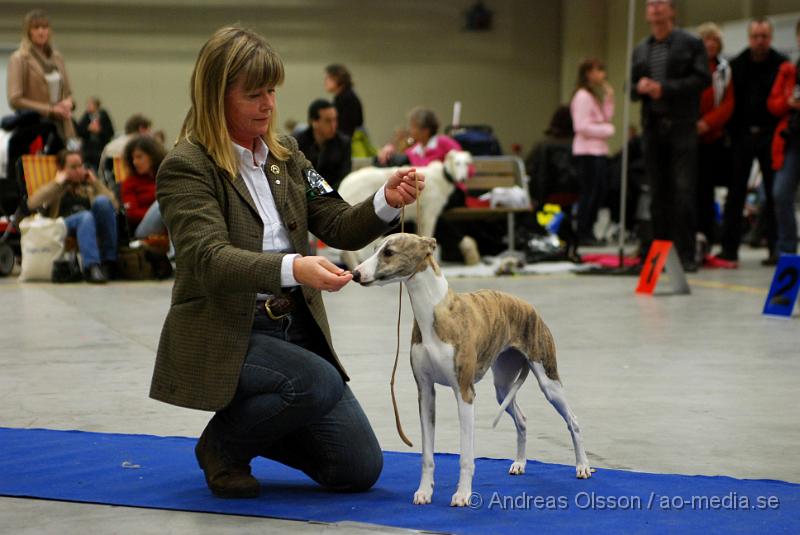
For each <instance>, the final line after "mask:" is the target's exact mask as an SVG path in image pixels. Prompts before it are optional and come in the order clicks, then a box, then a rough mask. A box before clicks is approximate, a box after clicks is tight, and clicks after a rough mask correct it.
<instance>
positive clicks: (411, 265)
mask: <svg viewBox="0 0 800 535" xmlns="http://www.w3.org/2000/svg"><path fill="white" fill-rule="evenodd" d="M434 249H436V240H435V239H433V238H426V237H424V236H417V235H416V234H406V233H399V234H392V235H391V236H389V237H388V238H386V239H385V240H383V243H381V244H380V245H379V246H378V248H377V249H376V250H375V253H374V254H373V255H372V256H370V257H369V258H367V259H366V260H364V261H363V262H361V264H359V265H358V266H357V267H356V268H355V269H354V270H353V280H354V281H356V282H357V283H359V284H361V285H362V286H371V285H372V284H377V285H378V286H383V285H386V284H390V283H392V282H401V281H406V280H408V279H410V278H411V277H413V276H414V275H416V274H417V273H419V272H420V271H424V270H425V269H426V268H427V267H428V266H429V265H433V266H434V269H438V266H436V261H435V260H433V256H432V255H433V251H434Z"/></svg>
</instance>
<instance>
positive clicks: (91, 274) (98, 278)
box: [83, 264, 108, 284]
mask: <svg viewBox="0 0 800 535" xmlns="http://www.w3.org/2000/svg"><path fill="white" fill-rule="evenodd" d="M83 278H84V279H85V280H86V282H90V283H92V284H105V283H106V282H108V278H106V275H105V273H103V270H102V268H100V264H92V265H91V266H89V267H88V268H86V269H84V270H83Z"/></svg>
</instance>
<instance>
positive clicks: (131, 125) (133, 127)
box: [99, 113, 153, 179]
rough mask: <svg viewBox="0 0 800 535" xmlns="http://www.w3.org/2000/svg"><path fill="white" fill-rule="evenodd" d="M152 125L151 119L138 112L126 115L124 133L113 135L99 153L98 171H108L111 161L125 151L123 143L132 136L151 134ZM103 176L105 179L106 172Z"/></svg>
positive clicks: (125, 143) (126, 142)
mask: <svg viewBox="0 0 800 535" xmlns="http://www.w3.org/2000/svg"><path fill="white" fill-rule="evenodd" d="M152 126H153V123H152V121H150V119H148V118H147V117H145V116H144V115H142V114H140V113H135V114H133V115H131V116H130V117H128V120H127V121H125V133H124V134H121V135H119V136H117V137H115V138H114V139H112V140H111V141H109V142H108V143H107V144H106V146H105V147H103V152H102V154H101V155H100V167H99V172H100V173H106V172H107V171H110V169H111V161H112V160H113V159H114V158H117V157H118V156H122V154H123V152H125V145H127V144H128V141H130V140H131V138H132V137H133V136H136V135H139V136H149V135H152V134H151V127H152ZM104 176H105V177H106V179H107V178H108V175H107V174H106V175H104Z"/></svg>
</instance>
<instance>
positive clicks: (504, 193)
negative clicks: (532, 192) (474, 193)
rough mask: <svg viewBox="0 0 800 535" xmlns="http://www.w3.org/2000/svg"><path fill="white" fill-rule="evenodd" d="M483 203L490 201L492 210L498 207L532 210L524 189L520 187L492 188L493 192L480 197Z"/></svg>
mask: <svg viewBox="0 0 800 535" xmlns="http://www.w3.org/2000/svg"><path fill="white" fill-rule="evenodd" d="M478 198H479V199H480V200H482V201H489V205H490V207H491V208H496V207H498V206H502V207H506V208H523V209H524V208H530V204H531V201H530V199H529V198H528V195H527V193H526V192H525V190H524V189H522V188H521V187H519V186H512V187H510V188H492V191H489V192H487V193H484V194H483V195H481V196H480V197H478Z"/></svg>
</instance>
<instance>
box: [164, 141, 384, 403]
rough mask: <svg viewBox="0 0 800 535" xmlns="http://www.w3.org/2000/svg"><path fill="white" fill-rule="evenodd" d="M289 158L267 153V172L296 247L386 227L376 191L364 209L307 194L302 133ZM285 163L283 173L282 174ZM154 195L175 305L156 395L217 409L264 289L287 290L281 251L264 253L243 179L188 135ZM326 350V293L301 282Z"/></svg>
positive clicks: (231, 387) (232, 383) (356, 238)
mask: <svg viewBox="0 0 800 535" xmlns="http://www.w3.org/2000/svg"><path fill="white" fill-rule="evenodd" d="M280 142H281V144H282V145H283V146H285V147H287V148H289V149H290V152H291V156H290V158H289V159H288V160H287V161H279V160H277V159H276V158H275V157H274V156H273V155H272V153H270V154H269V157H268V160H267V162H266V165H265V174H266V176H267V179H268V180H269V186H270V189H271V191H272V195H273V196H274V198H275V204H276V206H277V208H278V212H279V213H280V215H281V218H282V220H283V223H284V225H285V226H286V229H287V230H288V232H289V237H290V239H291V241H292V245H293V246H294V249H295V251H296V252H298V253H300V254H303V255H305V254H307V253H308V232H309V230H310V231H311V232H312V233H313V234H314V235H316V236H317V237H319V238H320V239H322V240H323V241H324V242H325V243H327V244H329V245H331V246H333V247H336V248H339V249H346V250H351V249H356V248H360V247H363V246H365V245H366V244H368V243H369V242H370V241H372V240H374V239H375V238H377V237H378V236H379V235H380V234H381V233H383V232H385V231H386V230H387V228H388V225H387V224H386V223H385V222H383V221H382V220H381V219H379V218H378V217H377V216H376V215H375V211H374V208H373V203H372V197H370V198H368V199H366V200H364V201H363V202H361V203H360V204H358V205H356V206H350V205H349V204H347V203H346V202H345V201H343V200H341V199H339V198H335V197H329V196H324V197H315V198H312V199H310V200H309V199H308V198H307V195H306V190H307V189H308V188H307V184H306V181H305V178H304V177H303V174H302V171H303V170H304V169H306V168H309V167H311V164H310V163H309V162H308V160H306V159H305V157H304V156H303V154H302V153H301V152H300V151H299V150H298V148H297V142H296V141H295V140H294V138H291V137H288V136H286V137H283V138H281V141H280ZM276 170H277V172H275V171H276ZM156 184H157V189H156V196H157V198H158V201H159V207H160V210H161V215H162V217H163V219H164V222H165V223H166V225H167V228H168V229H169V232H170V236H171V237H172V240H173V243H174V245H175V254H176V257H175V261H176V271H175V284H174V286H173V289H172V302H171V304H170V309H169V312H168V313H167V317H166V319H165V321H164V327H163V329H162V331H161V338H160V340H159V344H158V353H157V356H156V363H155V370H154V372H153V380H152V383H151V387H150V396H151V397H153V398H155V399H158V400H161V401H164V402H167V403H172V404H174V405H180V406H183V407H190V408H193V409H202V410H219V409H222V408H224V407H225V406H226V405H227V404H228V403H229V402H230V401H231V399H232V398H233V395H234V393H235V391H236V386H237V384H238V381H239V373H240V371H241V368H242V364H243V362H244V358H245V355H246V352H247V347H248V342H249V337H250V330H251V327H252V323H253V316H254V310H255V306H254V304H255V298H256V293H258V292H264V293H279V292H280V291H281V259H282V257H283V254H281V253H265V252H262V250H261V248H262V237H263V232H264V224H263V222H262V221H261V218H260V217H259V215H258V211H257V210H256V207H255V204H254V203H253V199H252V197H251V196H250V192H249V191H248V189H247V186H246V184H245V182H244V180H243V179H242V177H241V176H235V177H232V176H230V174H229V173H227V172H226V171H224V170H223V169H221V168H219V167H217V166H216V165H215V164H214V162H213V161H212V160H211V158H210V157H209V156H208V154H207V153H206V151H205V149H204V148H203V147H202V146H201V145H199V144H196V143H190V142H189V141H186V140H182V141H180V142H179V143H178V144H177V145H176V146H175V148H173V149H172V150H171V151H170V153H169V154H168V155H167V158H166V159H165V160H164V162H163V163H162V164H161V167H160V168H159V171H158V176H157V178H156ZM302 294H303V297H304V298H305V300H306V303H307V304H308V308H309V310H310V311H311V314H312V315H313V317H314V319H315V320H316V323H317V325H318V326H319V330H320V333H319V335H320V336H324V338H325V341H326V342H327V344H321V345H324V346H325V347H326V348H327V350H329V352H330V354H329V355H324V356H326V357H328V358H329V359H330V360H331V362H332V363H333V364H334V365H336V366H337V367H338V369H339V372H340V373H341V374H342V376H343V377H344V378H345V379H347V375H346V373H345V371H344V368H343V366H342V365H341V363H340V362H339V359H338V357H337V356H336V353H335V351H334V349H333V343H332V341H331V333H330V328H329V326H328V319H327V316H326V314H325V307H324V305H323V302H322V296H321V294H320V292H319V290H315V289H313V288H308V287H303V288H302Z"/></svg>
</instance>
